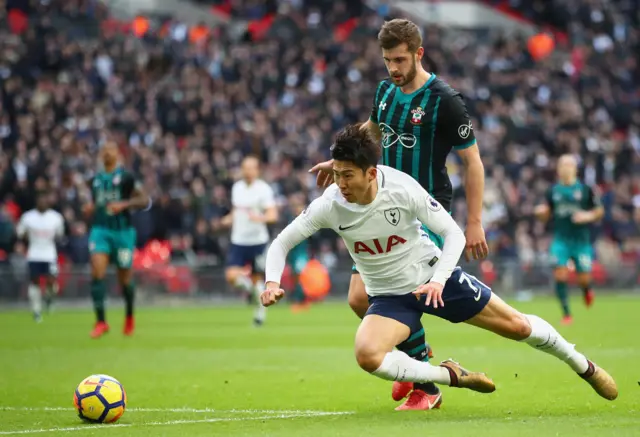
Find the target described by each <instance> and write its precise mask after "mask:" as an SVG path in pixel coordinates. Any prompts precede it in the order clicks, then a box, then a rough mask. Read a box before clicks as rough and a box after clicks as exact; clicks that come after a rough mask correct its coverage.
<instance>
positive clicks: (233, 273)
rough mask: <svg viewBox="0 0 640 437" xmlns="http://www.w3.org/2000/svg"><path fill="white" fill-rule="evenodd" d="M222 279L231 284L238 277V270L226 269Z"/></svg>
mask: <svg viewBox="0 0 640 437" xmlns="http://www.w3.org/2000/svg"><path fill="white" fill-rule="evenodd" d="M224 277H225V278H226V280H227V282H228V283H230V284H233V283H234V282H235V280H236V278H237V277H238V269H236V268H233V267H230V268H228V269H227V270H225V272H224Z"/></svg>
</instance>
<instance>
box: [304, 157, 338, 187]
mask: <svg viewBox="0 0 640 437" xmlns="http://www.w3.org/2000/svg"><path fill="white" fill-rule="evenodd" d="M309 173H317V176H316V184H317V185H318V187H320V188H327V187H328V186H329V185H331V184H332V183H333V159H330V160H328V161H325V162H321V163H320V164H316V165H314V166H313V168H312V169H311V170H309Z"/></svg>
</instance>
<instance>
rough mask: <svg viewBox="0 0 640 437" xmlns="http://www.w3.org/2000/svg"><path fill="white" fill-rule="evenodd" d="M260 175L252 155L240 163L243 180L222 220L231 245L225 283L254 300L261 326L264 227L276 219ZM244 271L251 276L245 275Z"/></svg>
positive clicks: (268, 189)
mask: <svg viewBox="0 0 640 437" xmlns="http://www.w3.org/2000/svg"><path fill="white" fill-rule="evenodd" d="M259 176H260V163H259V161H258V159H257V158H256V157H254V156H248V157H246V158H244V160H243V161H242V179H241V180H239V181H238V182H236V183H235V184H234V185H233V188H232V189H231V205H232V209H231V213H230V214H229V215H227V216H225V217H224V218H223V219H222V223H223V225H227V226H229V225H231V245H230V247H229V253H228V254H227V269H226V271H225V276H226V279H227V282H228V283H229V284H231V285H233V286H234V287H236V288H239V289H241V290H243V291H245V292H247V293H249V296H250V297H252V298H254V299H255V300H256V302H257V305H258V307H257V308H256V312H255V314H254V318H253V321H254V323H255V324H256V325H261V324H262V323H263V322H264V319H265V316H266V309H265V307H264V306H263V305H262V304H261V303H260V299H259V295H260V292H261V291H262V284H263V281H264V256H265V250H266V247H267V243H268V242H269V230H268V229H267V225H268V224H271V223H275V222H276V221H277V220H278V210H277V208H276V203H275V199H274V194H273V190H272V189H271V187H270V186H269V185H268V184H267V183H266V182H265V181H263V180H262V179H259ZM247 268H249V269H250V272H251V273H250V274H247Z"/></svg>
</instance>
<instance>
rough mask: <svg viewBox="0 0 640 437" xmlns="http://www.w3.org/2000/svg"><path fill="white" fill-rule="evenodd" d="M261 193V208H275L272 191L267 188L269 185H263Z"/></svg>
mask: <svg viewBox="0 0 640 437" xmlns="http://www.w3.org/2000/svg"><path fill="white" fill-rule="evenodd" d="M262 191H263V193H262V199H261V202H262V204H261V205H262V208H263V209H267V208H273V207H274V206H276V199H275V195H274V194H273V189H272V188H271V187H270V186H269V184H267V183H265V184H264V189H263V190H262Z"/></svg>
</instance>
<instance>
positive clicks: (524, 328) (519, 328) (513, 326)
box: [509, 312, 531, 341]
mask: <svg viewBox="0 0 640 437" xmlns="http://www.w3.org/2000/svg"><path fill="white" fill-rule="evenodd" d="M509 328H510V329H509V331H510V333H511V338H512V339H513V340H517V341H521V340H524V339H526V338H529V336H530V335H531V325H530V324H529V320H528V319H527V317H526V316H525V315H524V314H522V313H519V312H516V313H515V314H514V315H513V317H511V320H510V321H509Z"/></svg>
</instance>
